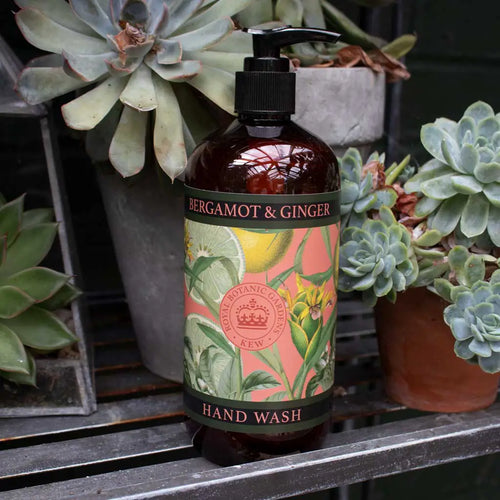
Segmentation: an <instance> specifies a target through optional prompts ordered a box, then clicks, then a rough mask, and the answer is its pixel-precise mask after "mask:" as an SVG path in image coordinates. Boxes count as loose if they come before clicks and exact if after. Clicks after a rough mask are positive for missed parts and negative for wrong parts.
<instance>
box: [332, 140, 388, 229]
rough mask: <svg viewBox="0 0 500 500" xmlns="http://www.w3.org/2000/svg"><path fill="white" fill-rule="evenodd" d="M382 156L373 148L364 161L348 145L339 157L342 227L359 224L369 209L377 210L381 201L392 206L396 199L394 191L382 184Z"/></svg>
mask: <svg viewBox="0 0 500 500" xmlns="http://www.w3.org/2000/svg"><path fill="white" fill-rule="evenodd" d="M384 160H385V155H379V154H378V153H377V152H375V153H373V154H372V155H371V156H370V157H369V158H368V161H367V162H366V165H365V164H364V162H363V159H362V158H361V154H360V153H359V151H358V150H357V149H356V148H349V149H348V150H347V151H346V153H345V154H344V156H342V157H341V158H339V166H340V176H341V184H342V190H341V191H340V215H341V220H342V223H341V225H342V228H345V227H347V226H358V227H361V226H362V225H363V223H364V222H365V221H366V220H367V218H368V216H367V212H368V211H369V210H378V209H380V207H381V206H383V205H385V206H388V207H392V206H393V205H394V203H395V202H396V199H397V194H396V191H394V189H392V188H391V187H390V186H386V184H385V175H384Z"/></svg>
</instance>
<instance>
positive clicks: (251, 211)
mask: <svg viewBox="0 0 500 500" xmlns="http://www.w3.org/2000/svg"><path fill="white" fill-rule="evenodd" d="M185 214H186V218H187V219H191V220H194V221H196V222H201V223H204V224H213V225H218V226H237V227H243V228H244V227H249V228H284V229H286V228H300V227H317V226H328V225H330V224H335V223H337V222H338V221H339V219H340V191H331V192H328V193H316V194H293V195H256V194H247V193H221V192H218V191H207V190H203V189H196V188H192V187H189V186H185Z"/></svg>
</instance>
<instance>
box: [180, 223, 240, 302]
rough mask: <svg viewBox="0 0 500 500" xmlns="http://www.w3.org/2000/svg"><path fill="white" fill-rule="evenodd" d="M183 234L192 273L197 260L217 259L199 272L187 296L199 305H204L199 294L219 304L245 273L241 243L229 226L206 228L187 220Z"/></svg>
mask: <svg viewBox="0 0 500 500" xmlns="http://www.w3.org/2000/svg"><path fill="white" fill-rule="evenodd" d="M185 231H186V235H185V239H186V241H189V245H188V248H189V252H188V253H187V259H189V261H190V262H189V266H190V267H191V269H192V270H194V269H195V266H196V261H197V259H199V258H200V257H216V258H217V257H219V258H220V259H219V260H217V259H215V260H214V261H212V262H211V263H210V265H209V266H208V267H207V268H205V269H203V270H202V271H201V272H200V273H199V275H198V280H195V286H194V287H193V288H192V289H191V292H190V295H191V297H192V298H193V300H195V301H196V302H198V304H205V301H204V300H203V298H202V297H201V295H203V296H208V297H210V299H211V300H213V301H215V302H216V303H217V304H219V303H220V302H221V300H222V298H223V297H224V295H225V294H226V292H227V291H228V290H229V289H230V288H232V287H233V286H235V285H237V284H238V283H239V282H240V281H241V280H242V279H243V275H244V274H245V256H244V254H243V250H242V248H241V245H240V242H239V241H238V238H237V237H236V235H235V234H234V232H233V231H232V230H231V229H230V228H228V227H223V226H208V225H206V224H200V223H199V222H194V221H191V220H188V221H186V224H185ZM235 274H236V275H235ZM190 283H191V277H190V276H188V275H186V284H187V285H188V287H189V285H190ZM197 288H198V289H199V290H200V291H201V294H200V293H198V291H197V290H196V289H197Z"/></svg>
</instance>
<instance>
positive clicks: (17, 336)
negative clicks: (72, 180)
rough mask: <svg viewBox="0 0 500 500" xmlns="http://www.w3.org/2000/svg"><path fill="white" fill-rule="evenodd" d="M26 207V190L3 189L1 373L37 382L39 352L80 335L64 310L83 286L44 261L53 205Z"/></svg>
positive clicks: (0, 226) (12, 379)
mask: <svg viewBox="0 0 500 500" xmlns="http://www.w3.org/2000/svg"><path fill="white" fill-rule="evenodd" d="M23 207H24V196H22V197H20V198H17V199H15V200H13V201H11V202H9V203H6V202H5V200H4V199H3V198H2V196H1V195H0V378H1V379H4V380H7V381H9V382H12V383H14V384H22V385H30V386H33V387H36V385H37V378H36V373H37V371H36V363H35V357H36V355H40V354H41V355H47V354H48V353H50V352H53V351H57V350H60V349H63V348H68V347H69V346H71V345H72V344H74V343H75V342H76V341H77V337H76V336H75V334H74V333H73V332H72V331H71V329H70V328H69V327H68V325H67V324H66V322H65V321H64V318H65V316H66V315H65V314H64V312H63V310H64V308H66V307H67V306H68V305H69V304H70V303H71V302H72V301H73V300H74V299H76V298H77V297H78V296H79V294H80V292H79V290H78V289H77V288H75V286H74V285H72V284H71V276H68V275H67V274H63V273H60V272H57V271H54V270H53V269H49V268H47V267H40V265H39V264H40V263H41V262H42V261H43V259H44V258H45V257H46V255H47V253H48V252H49V250H50V249H51V247H52V245H53V242H54V239H55V237H56V235H57V223H55V222H53V220H52V219H53V215H52V210H51V209H34V210H27V211H25V210H24V208H23Z"/></svg>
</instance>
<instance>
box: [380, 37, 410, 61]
mask: <svg viewBox="0 0 500 500" xmlns="http://www.w3.org/2000/svg"><path fill="white" fill-rule="evenodd" d="M416 43H417V37H416V36H415V35H410V34H406V35H401V36H400V37H398V38H396V39H395V40H393V41H392V42H391V43H388V44H387V45H384V46H383V47H382V49H381V50H382V52H385V53H386V54H388V55H390V56H392V57H394V59H401V57H404V56H405V55H406V54H408V52H410V50H412V49H413V47H415V44H416Z"/></svg>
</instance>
